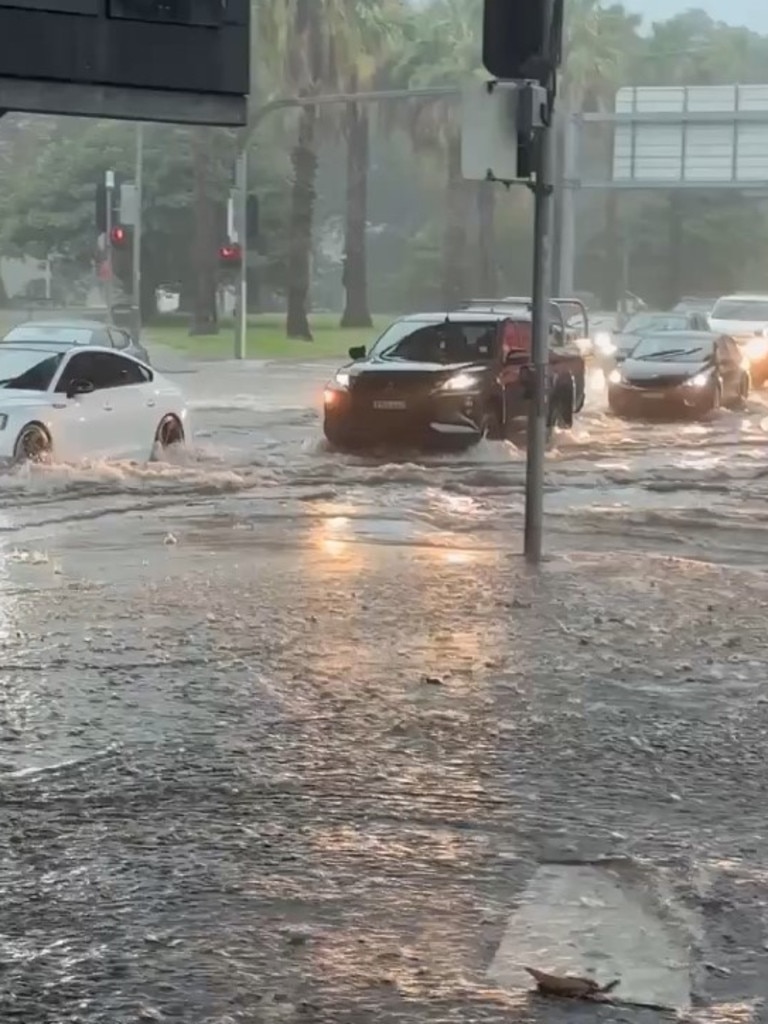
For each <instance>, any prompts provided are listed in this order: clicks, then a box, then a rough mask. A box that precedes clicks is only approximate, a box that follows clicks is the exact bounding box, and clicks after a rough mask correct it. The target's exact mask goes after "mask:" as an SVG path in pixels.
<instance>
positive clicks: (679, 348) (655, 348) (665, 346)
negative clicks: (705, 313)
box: [630, 334, 714, 363]
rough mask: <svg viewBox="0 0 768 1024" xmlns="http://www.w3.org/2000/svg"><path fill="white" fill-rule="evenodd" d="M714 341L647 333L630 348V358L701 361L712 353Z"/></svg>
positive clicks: (686, 361)
mask: <svg viewBox="0 0 768 1024" xmlns="http://www.w3.org/2000/svg"><path fill="white" fill-rule="evenodd" d="M713 347H714V342H713V341H710V340H708V339H704V340H702V341H699V340H698V339H697V338H695V337H693V338H691V337H686V336H685V335H683V337H682V338H676V337H675V336H674V335H672V336H671V337H669V336H668V337H666V338H665V337H664V335H663V334H661V335H659V336H652V335H648V336H646V337H645V338H641V339H640V341H639V342H638V343H637V345H636V346H635V348H633V349H632V353H631V356H630V358H632V359H660V360H669V361H670V362H673V363H676V362H683V363H688V362H691V363H696V362H703V361H704V360H705V359H706V358H707V356H709V355H711V354H712V349H713Z"/></svg>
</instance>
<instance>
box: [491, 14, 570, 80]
mask: <svg viewBox="0 0 768 1024" xmlns="http://www.w3.org/2000/svg"><path fill="white" fill-rule="evenodd" d="M484 2H485V7H484V11H483V64H484V65H485V67H486V68H487V69H488V71H489V72H490V73H491V74H492V75H493V76H494V78H500V79H502V80H512V79H535V80H536V81H539V82H541V84H542V85H549V84H550V81H551V79H552V75H553V72H554V71H555V69H556V68H557V67H558V66H559V64H560V61H561V59H562V53H561V51H562V24H563V0H554V2H553V4H552V18H551V24H548V23H547V22H548V21H549V20H550V19H549V18H548V17H547V13H548V10H549V5H548V4H547V3H546V2H545V0H484Z"/></svg>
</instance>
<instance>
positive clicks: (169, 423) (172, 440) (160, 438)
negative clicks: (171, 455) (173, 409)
mask: <svg viewBox="0 0 768 1024" xmlns="http://www.w3.org/2000/svg"><path fill="white" fill-rule="evenodd" d="M183 443H184V427H183V426H182V424H181V420H180V419H179V418H178V416H174V415H173V414H172V413H171V414H169V415H168V416H163V418H162V419H161V420H160V422H159V424H158V426H157V430H156V431H155V445H154V450H155V451H156V452H157V451H160V452H165V451H167V450H168V449H169V448H172V447H173V446H174V445H177V444H183Z"/></svg>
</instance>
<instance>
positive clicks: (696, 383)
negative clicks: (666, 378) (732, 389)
mask: <svg viewBox="0 0 768 1024" xmlns="http://www.w3.org/2000/svg"><path fill="white" fill-rule="evenodd" d="M709 380H710V377H709V374H708V373H697V374H696V376H695V377H690V378H689V379H688V380H687V381H686V382H685V386H686V387H687V388H705V387H706V386H707V384H709Z"/></svg>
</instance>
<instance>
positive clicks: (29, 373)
mask: <svg viewBox="0 0 768 1024" xmlns="http://www.w3.org/2000/svg"><path fill="white" fill-rule="evenodd" d="M63 358H64V353H63V352H51V351H50V349H48V350H47V351H41V350H40V349H39V348H28V349H27V348H11V347H10V346H9V347H8V348H6V347H5V346H0V388H19V389H22V390H25V391H47V390H48V388H49V387H50V386H51V381H52V380H53V378H54V375H55V373H56V371H57V370H58V368H59V364H60V363H61V360H62V359H63Z"/></svg>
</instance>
